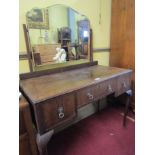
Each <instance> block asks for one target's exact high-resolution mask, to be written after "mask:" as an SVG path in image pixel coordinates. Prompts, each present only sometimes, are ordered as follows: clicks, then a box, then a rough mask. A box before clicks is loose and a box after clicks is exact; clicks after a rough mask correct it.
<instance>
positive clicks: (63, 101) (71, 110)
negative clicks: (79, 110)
mask: <svg viewBox="0 0 155 155" xmlns="http://www.w3.org/2000/svg"><path fill="white" fill-rule="evenodd" d="M75 116H76V102H75V95H74V93H72V94H67V95H64V96H60V97H56V98H53V99H50V100H47V101H44V102H41V103H38V104H36V105H35V117H36V123H37V128H38V131H39V133H40V134H43V133H44V132H46V131H48V130H50V129H52V128H55V127H57V126H60V125H63V124H64V123H66V122H67V121H69V120H72V119H73V118H74V117H75Z"/></svg>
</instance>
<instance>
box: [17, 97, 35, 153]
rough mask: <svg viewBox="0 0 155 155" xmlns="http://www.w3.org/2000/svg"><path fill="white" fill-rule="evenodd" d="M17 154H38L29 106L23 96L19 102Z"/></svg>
mask: <svg viewBox="0 0 155 155" xmlns="http://www.w3.org/2000/svg"><path fill="white" fill-rule="evenodd" d="M19 154H20V155H37V154H38V150H37V144H36V139H35V129H34V128H33V123H32V118H31V114H30V108H29V104H28V102H27V101H26V100H25V99H24V97H23V96H22V97H21V99H20V101H19Z"/></svg>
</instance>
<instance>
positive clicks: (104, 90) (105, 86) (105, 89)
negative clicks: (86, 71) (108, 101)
mask: <svg viewBox="0 0 155 155" xmlns="http://www.w3.org/2000/svg"><path fill="white" fill-rule="evenodd" d="M116 87H117V80H116V78H114V79H110V80H106V81H104V82H103V83H101V84H100V85H99V93H100V96H101V97H106V96H107V95H109V94H112V93H114V92H115V91H116Z"/></svg>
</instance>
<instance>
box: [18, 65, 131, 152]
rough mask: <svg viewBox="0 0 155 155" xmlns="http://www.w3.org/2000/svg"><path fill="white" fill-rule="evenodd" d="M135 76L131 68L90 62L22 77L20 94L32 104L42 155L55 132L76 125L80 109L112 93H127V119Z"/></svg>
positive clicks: (117, 94) (116, 94)
mask: <svg viewBox="0 0 155 155" xmlns="http://www.w3.org/2000/svg"><path fill="white" fill-rule="evenodd" d="M131 73H132V71H131V70H129V69H121V68H115V67H103V66H99V65H97V62H90V63H87V64H85V65H79V66H76V68H75V67H71V66H70V67H68V68H65V69H62V68H61V69H58V70H51V71H50V70H48V71H46V72H45V71H44V73H43V72H35V73H33V74H32V73H28V74H23V75H21V76H20V79H21V80H20V91H21V92H22V93H23V95H24V96H25V98H26V99H27V100H28V102H29V103H30V107H31V110H32V116H33V121H34V124H35V127H36V129H37V138H36V139H37V144H38V149H39V152H40V154H48V153H47V150H46V145H47V143H48V141H49V140H50V138H51V136H52V135H53V133H54V130H55V129H56V128H58V127H60V126H63V125H65V124H67V123H69V122H72V121H73V120H74V118H76V117H77V110H78V109H79V108H80V107H82V106H85V105H87V104H89V103H92V102H94V101H98V100H100V99H102V98H104V97H106V96H107V95H109V94H112V93H114V95H115V96H119V95H121V94H123V93H127V100H126V111H125V117H126V113H127V108H128V105H129V101H130V96H131V91H130V87H131ZM125 117H124V125H125Z"/></svg>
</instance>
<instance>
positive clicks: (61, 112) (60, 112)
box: [58, 107, 65, 119]
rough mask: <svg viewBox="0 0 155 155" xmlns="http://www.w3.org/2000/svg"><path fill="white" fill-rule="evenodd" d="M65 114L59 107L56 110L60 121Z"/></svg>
mask: <svg viewBox="0 0 155 155" xmlns="http://www.w3.org/2000/svg"><path fill="white" fill-rule="evenodd" d="M64 116H65V114H64V108H63V107H59V108H58V118H60V119H62V118H64Z"/></svg>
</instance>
